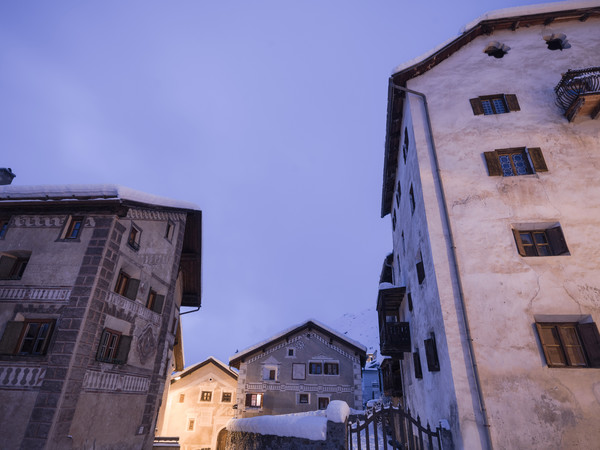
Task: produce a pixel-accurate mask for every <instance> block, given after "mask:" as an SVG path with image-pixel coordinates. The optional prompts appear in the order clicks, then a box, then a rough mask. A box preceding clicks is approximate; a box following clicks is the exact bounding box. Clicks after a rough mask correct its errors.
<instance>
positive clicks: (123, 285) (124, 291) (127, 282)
mask: <svg viewBox="0 0 600 450" xmlns="http://www.w3.org/2000/svg"><path fill="white" fill-rule="evenodd" d="M139 287H140V280H138V279H136V278H131V277H130V276H129V275H128V274H127V273H125V272H123V271H120V272H119V276H118V277H117V284H116V285H115V292H116V293H117V294H119V295H122V296H123V297H127V298H128V299H131V300H135V298H136V297H137V292H138V288H139Z"/></svg>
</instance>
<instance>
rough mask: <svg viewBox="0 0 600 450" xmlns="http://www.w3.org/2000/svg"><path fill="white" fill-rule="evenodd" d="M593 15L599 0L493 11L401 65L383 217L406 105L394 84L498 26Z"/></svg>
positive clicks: (391, 101) (599, 10)
mask: <svg viewBox="0 0 600 450" xmlns="http://www.w3.org/2000/svg"><path fill="white" fill-rule="evenodd" d="M590 17H600V0H591V1H566V2H559V3H547V4H541V5H530V6H520V7H516V8H506V9H501V10H497V11H492V12H489V13H487V14H484V15H482V16H480V17H478V18H477V19H475V20H474V21H472V22H470V23H468V24H467V25H466V26H465V27H463V29H462V30H461V33H460V34H459V36H457V37H455V38H452V39H450V40H448V41H446V42H444V43H442V44H441V45H439V46H437V47H436V48H434V49H433V50H431V51H429V52H427V53H425V54H424V55H422V56H419V57H418V58H415V59H413V60H410V61H408V62H406V63H404V64H402V65H400V66H398V67H397V68H396V69H395V70H394V73H393V75H392V76H391V77H390V79H389V88H388V111H387V126H386V140H385V159H384V167H383V188H382V195H381V217H384V216H386V215H387V214H389V213H390V212H391V208H392V197H393V195H394V182H395V178H396V170H397V167H398V149H399V147H400V145H399V144H400V142H399V139H400V134H401V128H400V126H401V124H402V110H403V107H404V93H401V92H397V90H396V89H394V88H393V85H397V86H404V87H406V83H407V81H408V80H410V79H411V78H415V77H418V76H419V75H422V74H423V73H425V72H427V71H428V70H430V69H432V68H433V67H435V66H437V65H438V64H440V63H441V62H442V61H444V60H445V59H447V58H449V57H450V56H452V55H453V54H454V53H456V52H457V51H458V50H460V49H461V48H462V47H464V46H465V45H467V44H468V43H469V42H471V41H473V40H474V39H476V38H477V37H479V36H481V35H484V34H485V35H491V34H492V33H493V32H494V31H498V30H512V31H516V30H517V29H519V28H521V27H530V26H534V25H550V24H553V25H554V24H556V23H560V22H564V21H572V20H579V21H581V22H585V21H586V20H588V19H589V18H590Z"/></svg>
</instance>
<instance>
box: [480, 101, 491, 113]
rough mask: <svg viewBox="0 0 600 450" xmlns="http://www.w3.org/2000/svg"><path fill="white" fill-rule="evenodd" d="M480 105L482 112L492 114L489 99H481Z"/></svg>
mask: <svg viewBox="0 0 600 450" xmlns="http://www.w3.org/2000/svg"><path fill="white" fill-rule="evenodd" d="M481 105H482V106H483V114H485V115H486V116H487V115H490V114H494V110H493V109H492V104H491V102H490V101H489V100H482V101H481Z"/></svg>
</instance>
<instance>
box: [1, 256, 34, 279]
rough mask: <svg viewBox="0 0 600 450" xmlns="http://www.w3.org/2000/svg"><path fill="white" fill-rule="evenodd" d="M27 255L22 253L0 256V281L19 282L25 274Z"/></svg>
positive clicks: (27, 261)
mask: <svg viewBox="0 0 600 450" xmlns="http://www.w3.org/2000/svg"><path fill="white" fill-rule="evenodd" d="M28 263H29V255H26V254H25V253H24V252H13V253H3V254H1V255H0V280H20V279H21V278H22V277H23V273H25V269H26V268H27V264H28Z"/></svg>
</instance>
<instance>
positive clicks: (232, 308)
mask: <svg viewBox="0 0 600 450" xmlns="http://www.w3.org/2000/svg"><path fill="white" fill-rule="evenodd" d="M535 3H540V2H539V1H531V0H455V1H453V2H448V1H441V0H440V1H431V0H423V1H406V0H375V1H357V0H345V1H339V0H302V1H300V0H296V1H287V0H271V1H267V0H255V1H248V0H245V1H244V0H212V1H207V0H195V1H191V0H179V1H170V2H167V1H157V0H143V1H142V0H129V1H126V2H124V1H117V0H108V1H102V2H100V1H89V2H81V1H76V0H60V1H53V2H49V1H41V0H28V1H9V0H5V1H3V2H1V3H0V67H1V70H0V93H1V97H0V99H1V101H0V148H2V152H1V153H2V157H1V158H0V167H11V168H12V169H13V171H14V172H15V173H16V174H17V178H15V180H14V181H13V185H15V186H18V185H31V184H79V183H115V184H121V185H124V186H128V187H131V188H133V189H137V190H141V191H146V192H149V193H152V194H156V195H162V196H166V197H171V198H175V199H181V200H186V201H190V202H194V203H196V204H197V205H199V206H200V208H201V209H202V211H203V215H204V230H203V243H204V249H203V266H204V268H203V283H204V284H203V306H202V308H201V309H200V311H199V312H196V313H193V314H189V315H187V316H184V319H183V327H184V348H185V357H186V365H191V364H194V363H196V362H199V361H201V360H203V359H204V358H206V357H208V356H210V355H214V356H216V357H217V358H219V359H221V360H223V361H224V362H227V361H228V359H229V357H230V356H232V355H233V354H234V353H235V351H236V350H237V349H239V350H242V349H244V348H246V347H249V346H251V345H253V344H255V343H257V342H259V341H262V340H263V339H264V338H267V337H269V336H271V335H273V334H275V333H277V332H279V331H280V330H283V329H285V328H288V327H289V326H291V325H294V324H297V323H300V322H302V321H304V320H306V319H309V318H314V319H317V320H319V321H321V322H323V323H325V324H328V323H330V322H333V321H336V320H337V319H338V318H339V317H340V316H341V315H342V314H344V313H345V312H358V311H362V310H364V309H366V308H369V307H374V305H375V301H376V294H377V284H378V277H379V272H380V270H381V264H382V262H383V258H384V257H385V255H386V254H387V253H388V252H389V251H390V250H391V247H392V242H391V224H390V221H389V217H386V218H385V219H380V218H379V215H380V214H379V212H380V201H381V183H382V171H383V151H384V139H385V117H386V97H387V79H388V77H389V76H390V74H391V71H392V69H393V68H394V67H396V66H397V65H399V64H401V63H403V62H405V61H407V60H410V59H412V58H414V57H417V56H419V55H421V54H423V53H425V52H426V51H428V50H430V49H431V48H433V47H435V46H437V45H438V44H440V43H442V42H443V41H445V40H447V39H449V38H452V37H454V36H456V35H457V33H458V30H459V29H460V27H461V26H463V25H464V24H466V23H468V22H470V21H472V20H473V19H475V18H476V17H478V16H480V15H481V14H483V13H485V12H487V11H490V10H494V9H500V8H506V7H512V6H520V5H527V4H535ZM373 320H375V318H373Z"/></svg>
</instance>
